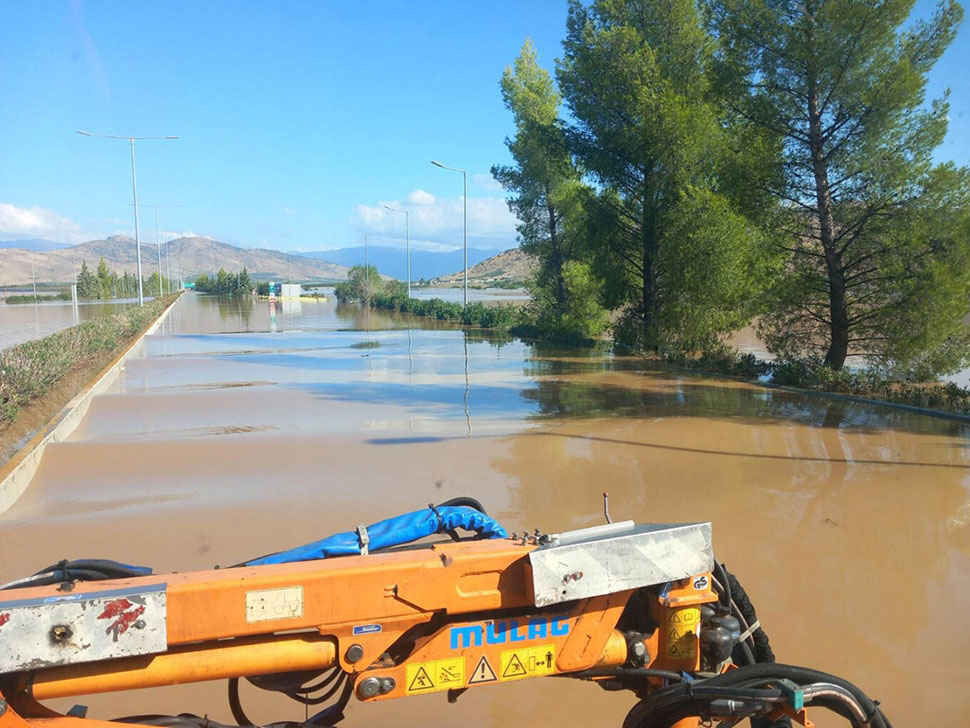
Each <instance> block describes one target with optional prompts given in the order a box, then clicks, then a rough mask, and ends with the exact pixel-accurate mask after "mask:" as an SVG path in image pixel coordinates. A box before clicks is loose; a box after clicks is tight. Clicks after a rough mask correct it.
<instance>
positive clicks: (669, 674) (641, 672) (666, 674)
mask: <svg viewBox="0 0 970 728" xmlns="http://www.w3.org/2000/svg"><path fill="white" fill-rule="evenodd" d="M556 677H572V678H577V679H580V680H587V679H589V678H594V677H618V678H622V677H638V678H647V677H656V678H661V679H663V680H673V681H675V682H683V680H684V676H683V675H681V674H680V673H679V672H673V671H672V670H655V669H653V668H650V667H618V668H609V667H594V668H592V669H591V670H583V671H582V672H571V673H562V674H559V675H556Z"/></svg>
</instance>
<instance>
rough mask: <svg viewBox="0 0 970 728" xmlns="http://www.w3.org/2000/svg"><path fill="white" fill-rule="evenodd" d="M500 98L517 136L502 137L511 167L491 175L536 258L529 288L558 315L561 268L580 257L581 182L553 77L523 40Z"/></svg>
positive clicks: (562, 302) (562, 299)
mask: <svg viewBox="0 0 970 728" xmlns="http://www.w3.org/2000/svg"><path fill="white" fill-rule="evenodd" d="M501 86H502V96H503V98H504V100H505V105H506V107H508V109H509V110H510V111H511V112H512V115H513V117H514V119H515V130H516V132H515V137H514V138H512V139H506V142H505V143H506V146H507V147H508V149H509V152H511V154H512V158H513V160H514V161H515V164H514V166H506V167H502V166H495V167H493V168H492V175H493V176H494V177H495V179H497V180H498V181H499V182H500V183H501V184H502V186H503V187H504V188H505V189H506V190H507V191H508V192H509V193H510V194H511V197H509V199H508V205H509V209H510V210H511V211H512V212H513V213H514V214H515V216H516V217H517V218H518V220H519V224H518V226H517V230H518V233H519V240H520V245H521V247H522V250H524V251H525V252H526V253H528V254H530V255H533V256H535V257H536V258H537V259H538V260H539V268H538V271H537V273H536V276H535V280H534V281H533V287H535V288H541V289H542V290H543V294H544V296H543V297H544V300H545V301H546V302H547V304H546V305H547V307H548V308H549V309H550V312H553V313H555V314H559V313H562V311H563V309H564V308H565V306H566V303H567V298H568V291H567V289H566V285H565V281H564V278H563V265H564V263H565V262H566V261H567V260H568V259H571V258H577V257H579V256H580V255H581V248H582V245H583V236H584V229H583V209H582V199H583V198H584V197H585V196H588V195H589V194H591V193H590V191H589V189H588V188H587V187H586V186H584V185H582V184H581V183H580V173H579V170H578V169H577V168H576V167H575V165H574V164H573V160H572V158H571V156H570V152H569V147H568V145H567V140H566V129H565V127H564V125H563V124H562V122H561V121H560V120H559V118H558V114H559V103H560V96H559V93H558V92H557V91H556V89H555V85H554V83H553V81H552V78H551V76H550V75H549V73H548V72H547V71H545V70H544V69H543V68H541V67H540V66H539V63H538V59H537V57H536V52H535V48H534V47H533V45H532V41H530V40H526V42H525V45H523V47H522V51H521V52H520V54H519V56H518V57H517V58H516V59H515V63H514V66H512V67H509V68H507V69H506V70H505V73H504V75H503V76H502V84H501Z"/></svg>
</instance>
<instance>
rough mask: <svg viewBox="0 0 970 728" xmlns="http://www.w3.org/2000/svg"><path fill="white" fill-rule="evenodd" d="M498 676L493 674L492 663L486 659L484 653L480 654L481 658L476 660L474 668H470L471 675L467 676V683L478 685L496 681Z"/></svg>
mask: <svg viewBox="0 0 970 728" xmlns="http://www.w3.org/2000/svg"><path fill="white" fill-rule="evenodd" d="M497 680H498V678H497V677H496V676H495V670H493V669H492V663H490V662H489V661H488V658H487V657H485V655H482V659H480V660H479V661H478V664H477V665H475V669H474V670H472V674H471V677H469V678H468V684H469V685H479V684H481V683H490V682H496V681H497Z"/></svg>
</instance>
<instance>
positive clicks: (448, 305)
mask: <svg viewBox="0 0 970 728" xmlns="http://www.w3.org/2000/svg"><path fill="white" fill-rule="evenodd" d="M370 305H372V306H374V307H375V308H382V309H385V310H387V311H397V312H400V313H409V314H412V315H414V316H425V317H427V318H433V319H436V320H438V321H455V322H458V323H462V324H465V325H466V326H476V327H479V328H483V329H497V330H501V331H507V330H509V329H511V328H513V327H515V326H517V325H519V324H520V323H521V322H522V321H523V313H522V309H521V308H520V307H518V306H515V305H513V304H511V303H500V304H496V305H489V306H486V305H485V304H483V303H481V302H474V303H470V304H468V305H467V306H462V305H461V304H460V303H453V302H450V301H443V300H442V299H440V298H429V299H418V298H408V297H407V290H406V288H405V290H397V291H395V292H393V293H378V294H375V295H374V297H373V298H372V299H371V301H370Z"/></svg>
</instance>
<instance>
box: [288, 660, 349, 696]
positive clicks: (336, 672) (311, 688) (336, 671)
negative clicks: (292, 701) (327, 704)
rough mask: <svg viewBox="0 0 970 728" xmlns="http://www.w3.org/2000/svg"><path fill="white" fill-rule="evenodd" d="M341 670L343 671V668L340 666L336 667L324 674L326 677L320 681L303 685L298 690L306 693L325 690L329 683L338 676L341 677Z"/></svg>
mask: <svg viewBox="0 0 970 728" xmlns="http://www.w3.org/2000/svg"><path fill="white" fill-rule="evenodd" d="M341 672H343V670H341V669H340V668H339V667H335V668H333V670H331V671H330V674H328V675H326V676H324V678H323V679H322V680H320V682H318V683H312V684H310V685H301V686H300V687H299V688H298V691H299V692H300V693H303V694H306V693H315V692H317V691H318V690H323V689H324V688H325V687H327V685H329V684H330V683H332V682H333V681H334V680H336V679H337V678H338V677H340V673H341Z"/></svg>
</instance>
